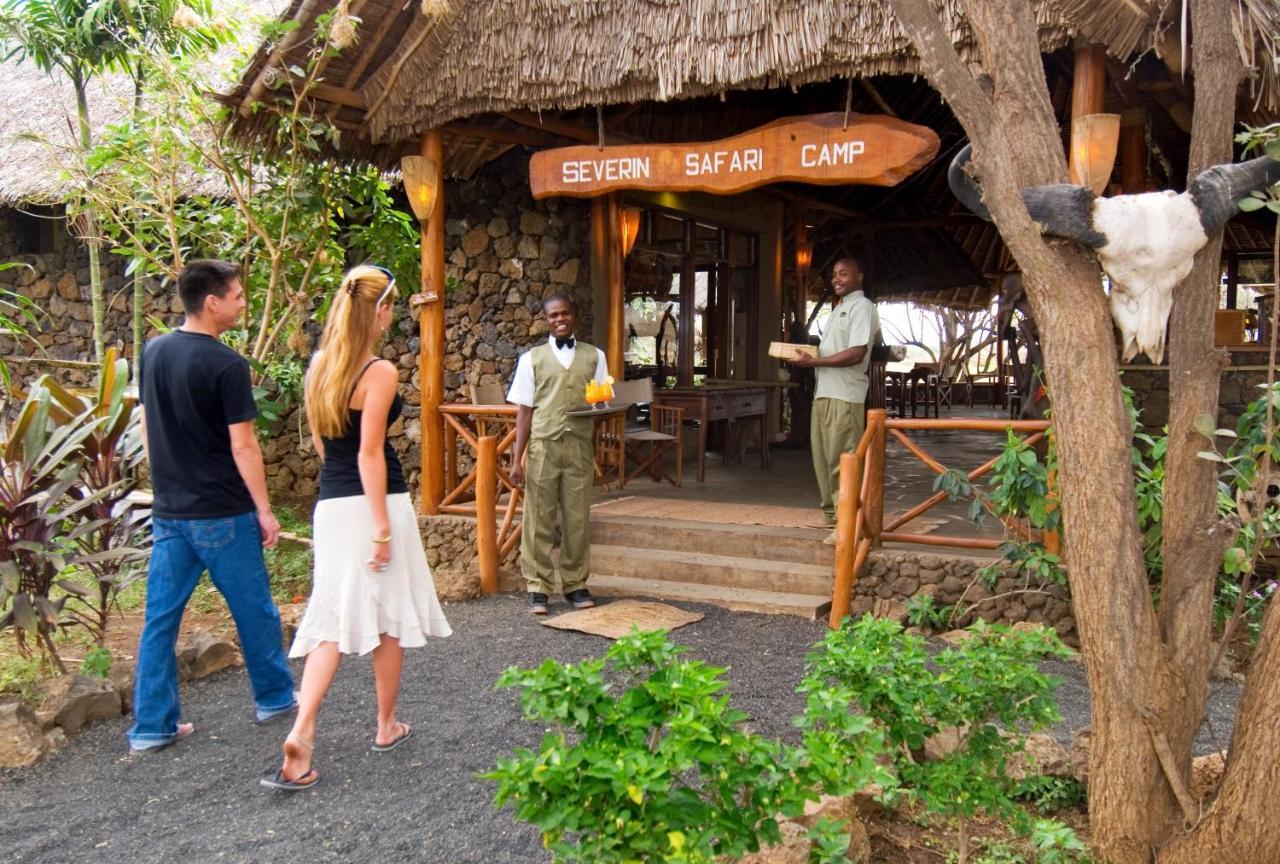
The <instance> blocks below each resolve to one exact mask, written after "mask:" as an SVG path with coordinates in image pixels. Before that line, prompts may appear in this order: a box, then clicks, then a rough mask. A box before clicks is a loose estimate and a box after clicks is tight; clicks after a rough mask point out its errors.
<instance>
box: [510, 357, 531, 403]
mask: <svg viewBox="0 0 1280 864" xmlns="http://www.w3.org/2000/svg"><path fill="white" fill-rule="evenodd" d="M533 394H534V381H533V361H532V360H531V359H530V358H529V352H528V351H526V352H524V353H523V354H521V355H520V359H519V360H517V361H516V374H515V375H513V376H511V389H510V390H508V391H507V401H508V402H510V403H511V404H513V405H523V406H525V407H526V408H532V407H533Z"/></svg>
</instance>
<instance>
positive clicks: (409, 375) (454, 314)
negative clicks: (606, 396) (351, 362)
mask: <svg viewBox="0 0 1280 864" xmlns="http://www.w3.org/2000/svg"><path fill="white" fill-rule="evenodd" d="M528 162H529V160H528V157H527V156H525V155H522V154H520V153H516V152H512V153H509V154H507V155H506V156H503V157H502V158H500V159H497V160H495V161H494V162H492V163H490V164H489V165H488V166H486V167H485V169H484V170H482V171H481V172H480V173H479V174H478V175H477V176H476V177H474V178H472V179H471V180H468V181H458V180H451V181H448V182H447V183H446V184H445V189H444V196H445V203H444V209H445V217H446V221H445V249H444V251H445V271H446V275H447V276H448V277H450V285H451V286H452V287H450V288H449V289H448V291H447V292H446V294H445V300H444V303H445V357H444V370H445V371H444V391H445V392H444V398H445V401H446V402H469V401H470V394H469V393H468V392H467V385H469V384H493V383H499V384H502V385H504V387H505V385H506V384H508V383H509V382H510V380H511V375H512V373H513V372H514V371H515V364H516V359H517V357H518V356H519V355H520V353H521V352H522V351H524V350H525V349H527V348H529V347H530V346H531V345H532V343H533V342H534V341H535V340H536V339H538V338H540V337H542V336H544V335H545V334H546V327H545V325H544V324H543V322H542V320H541V319H540V318H539V312H540V310H541V304H542V298H543V297H544V296H546V295H547V294H549V293H551V292H553V291H561V292H564V293H566V294H569V295H570V296H572V297H574V298H575V299H576V300H577V301H578V304H579V318H580V323H579V327H578V330H579V332H580V333H583V334H589V333H590V332H591V320H592V315H591V303H590V297H591V286H590V266H589V258H590V228H591V221H590V220H591V212H590V208H589V206H587V205H586V204H584V203H582V202H578V201H571V200H568V199H557V198H551V199H548V200H546V201H534V200H533V198H532V196H531V195H530V194H529V166H528ZM418 348H419V341H418V322H417V321H416V320H415V319H413V318H412V317H411V316H409V315H408V314H407V312H405V311H402V312H401V314H400V317H399V319H398V320H397V322H396V323H395V325H393V328H392V330H391V331H390V332H389V334H388V338H387V339H386V341H385V342H384V343H383V348H382V356H383V357H385V358H387V359H388V360H391V361H393V362H395V363H396V364H397V365H398V366H399V367H400V381H401V393H402V394H403V395H404V399H405V412H404V417H403V419H402V420H400V421H398V422H397V423H396V424H395V425H394V426H392V427H391V430H390V436H391V442H392V445H393V446H394V447H395V448H396V452H398V453H399V454H400V458H401V461H402V462H403V464H404V468H405V477H406V480H407V481H408V483H409V487H410V489H411V490H413V491H414V494H415V498H416V495H417V488H418V477H419V474H420V473H421V458H420V453H419V446H420V442H421V440H422V433H421V427H420V424H419V387H418ZM300 428H301V431H302V432H303V434H302V435H301V437H300V436H299V431H300ZM264 454H265V456H266V460H267V473H268V475H269V476H270V483H271V487H272V491H273V493H274V494H275V495H277V496H278V497H279V498H280V500H286V501H289V502H290V503H294V504H298V505H308V506H309V504H310V502H311V501H312V500H313V499H314V498H315V494H316V489H317V482H318V477H317V474H318V468H319V465H318V463H317V461H316V459H315V454H314V453H313V452H312V448H311V445H310V442H309V441H308V440H307V435H306V430H305V425H304V424H302V425H300V423H299V418H298V417H297V416H293V417H290V418H288V419H287V420H286V421H284V422H283V423H282V424H281V428H280V429H279V430H277V432H276V434H275V435H274V436H272V438H271V440H269V441H268V442H267V443H266V444H265V445H264Z"/></svg>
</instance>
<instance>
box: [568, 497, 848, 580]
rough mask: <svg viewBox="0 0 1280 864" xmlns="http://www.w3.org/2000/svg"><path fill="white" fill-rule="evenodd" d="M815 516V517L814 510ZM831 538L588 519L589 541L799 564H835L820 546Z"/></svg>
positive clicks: (813, 531)
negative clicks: (589, 528)
mask: <svg viewBox="0 0 1280 864" xmlns="http://www.w3.org/2000/svg"><path fill="white" fill-rule="evenodd" d="M815 512H817V510H816V508H815ZM829 533H831V532H830V531H829V530H827V529H822V528H774V527H769V526H765V525H725V524H720V523H715V522H690V521H684V520H676V519H645V518H638V517H626V516H606V515H596V514H594V513H593V514H592V516H591V542H592V543H600V544H605V545H609V546H636V547H640V548H642V549H678V550H681V551H686V552H706V553H711V554H718V555H724V554H732V555H736V556H740V557H743V558H768V559H771V560H774V561H794V562H796V563H800V564H820V565H823V566H825V567H828V568H829V567H832V566H834V565H835V560H836V559H835V556H836V550H835V546H827V545H825V544H824V543H823V542H822V541H823V539H824V538H825V537H826V536H827V535H828V534H829Z"/></svg>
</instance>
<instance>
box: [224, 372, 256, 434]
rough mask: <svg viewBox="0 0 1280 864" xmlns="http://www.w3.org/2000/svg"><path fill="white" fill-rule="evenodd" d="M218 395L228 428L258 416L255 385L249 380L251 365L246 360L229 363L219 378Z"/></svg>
mask: <svg viewBox="0 0 1280 864" xmlns="http://www.w3.org/2000/svg"><path fill="white" fill-rule="evenodd" d="M218 393H219V395H220V396H221V397H222V414H223V416H224V417H225V418H226V422H227V425H228V426H231V425H233V424H236V423H243V422H244V421H246V420H252V419H253V418H255V417H257V416H258V406H257V404H256V403H255V402H254V401H253V383H252V381H250V379H249V363H248V361H247V360H245V359H244V358H239V359H237V361H236V362H234V363H228V364H227V367H226V368H225V369H223V370H222V374H221V375H219V376H218Z"/></svg>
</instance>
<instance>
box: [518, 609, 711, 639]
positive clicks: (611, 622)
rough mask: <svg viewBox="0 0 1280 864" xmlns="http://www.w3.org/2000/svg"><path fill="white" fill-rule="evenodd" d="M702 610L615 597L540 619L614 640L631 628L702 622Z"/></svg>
mask: <svg viewBox="0 0 1280 864" xmlns="http://www.w3.org/2000/svg"><path fill="white" fill-rule="evenodd" d="M702 618H703V615H702V613H701V612H688V611H685V610H684V609H678V608H676V607H675V606H668V605H667V604H666V603H654V602H652V601H645V600H616V601H614V602H612V603H605V604H603V605H601V606H596V607H594V608H592V609H578V610H575V611H573V612H566V613H564V614H563V615H557V616H556V617H554V618H548V619H546V620H545V621H543V622H542V624H543V626H546V627H554V628H556V629H557V630H577V631H578V632H579V633H590V634H591V635H593V636H604V637H605V638H606V639H617V638H618V637H619V636H626V635H627V634H628V633H630V632H631V628H632V627H636V628H639V629H640V631H641V632H644V633H649V632H651V631H653V630H675V629H677V628H679V627H683V626H685V625H686V624H692V623H694V622H695V621H701V620H702Z"/></svg>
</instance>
